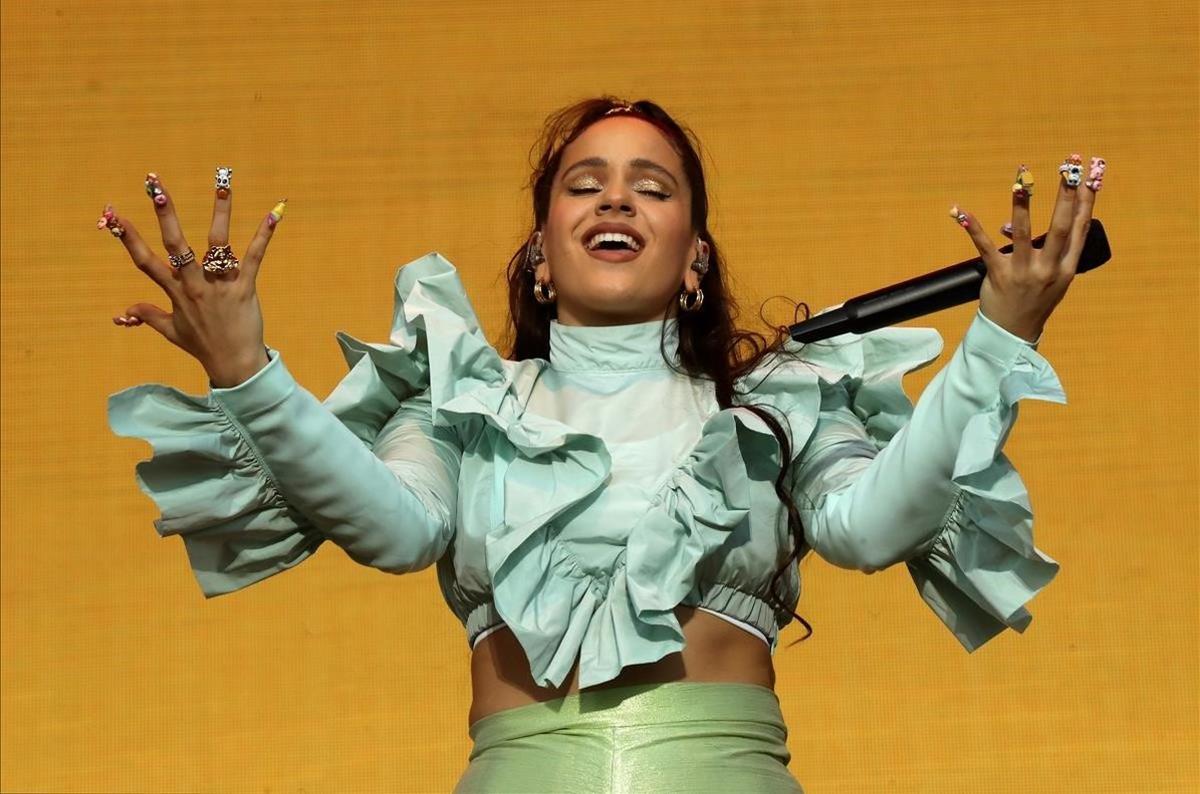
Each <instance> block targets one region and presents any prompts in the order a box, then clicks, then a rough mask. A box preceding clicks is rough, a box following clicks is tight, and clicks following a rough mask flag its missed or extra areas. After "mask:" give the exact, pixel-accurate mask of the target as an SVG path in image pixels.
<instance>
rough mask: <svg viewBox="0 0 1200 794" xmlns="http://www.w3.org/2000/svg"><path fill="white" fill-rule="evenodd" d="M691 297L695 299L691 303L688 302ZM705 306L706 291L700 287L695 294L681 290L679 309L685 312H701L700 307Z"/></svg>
mask: <svg viewBox="0 0 1200 794" xmlns="http://www.w3.org/2000/svg"><path fill="white" fill-rule="evenodd" d="M689 296H690V297H692V298H693V300H692V301H691V302H690V303H689V302H688V297H689ZM703 305H704V290H702V289H700V288H698V287H697V289H696V291H695V292H688V291H687V290H680V292H679V308H681V309H683V310H684V311H685V312H698V311H700V307H701V306H703Z"/></svg>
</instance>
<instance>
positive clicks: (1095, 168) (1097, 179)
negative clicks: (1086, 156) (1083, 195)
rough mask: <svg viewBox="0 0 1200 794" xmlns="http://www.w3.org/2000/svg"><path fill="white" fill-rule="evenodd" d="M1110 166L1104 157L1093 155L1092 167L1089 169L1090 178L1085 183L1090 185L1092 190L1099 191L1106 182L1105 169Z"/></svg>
mask: <svg viewBox="0 0 1200 794" xmlns="http://www.w3.org/2000/svg"><path fill="white" fill-rule="evenodd" d="M1107 168H1108V163H1107V162H1105V160H1104V158H1103V157H1093V158H1092V167H1091V170H1089V171H1088V180H1087V181H1086V182H1084V183H1083V184H1085V185H1087V186H1088V187H1090V188H1091V189H1092V190H1095V191H1099V190H1100V188H1101V187H1103V184H1104V171H1105V169H1107Z"/></svg>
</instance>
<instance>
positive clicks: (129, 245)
mask: <svg viewBox="0 0 1200 794" xmlns="http://www.w3.org/2000/svg"><path fill="white" fill-rule="evenodd" d="M96 228H98V229H108V231H109V232H110V233H111V234H112V235H113V237H116V238H118V239H119V240H120V241H121V242H122V243H124V245H125V250H127V251H128V252H129V256H130V258H131V259H133V263H134V264H135V265H137V268H138V270H140V271H142V272H143V273H145V274H146V275H147V276H149V277H150V278H151V279H152V280H153V281H154V283H156V284H158V286H160V287H162V288H163V292H166V293H167V295H168V296H170V297H171V298H172V299H174V296H175V279H174V278H173V277H172V275H171V267H170V265H168V264H167V263H166V262H164V261H162V259H160V258H159V257H158V255H157V254H155V253H154V251H152V250H151V249H150V246H148V245H146V241H145V240H143V239H142V236H141V235H140V234H138V230H137V228H136V227H135V226H134V225H133V224H132V223H130V222H129V221H128V220H126V219H125V218H122V217H120V216H118V215H117V211H116V210H115V209H113V206H112V205H111V204H108V205H106V206H105V207H104V214H103V215H101V216H100V220H98V221H96Z"/></svg>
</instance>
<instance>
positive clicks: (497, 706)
mask: <svg viewBox="0 0 1200 794" xmlns="http://www.w3.org/2000/svg"><path fill="white" fill-rule="evenodd" d="M675 615H676V617H677V618H678V619H679V624H680V626H681V627H682V628H683V636H684V639H685V647H684V649H683V651H681V652H679V653H672V654H668V655H667V656H664V657H663V658H662V659H659V660H658V661H657V662H650V663H648V664H638V665H632V666H630V667H626V668H625V669H624V670H622V671H621V674H620V675H618V676H617V677H616V678H614V679H612V680H611V681H606V682H604V683H603V684H599V685H597V686H594V687H591V688H590V689H589V690H588V691H595V690H601V689H611V688H614V687H622V686H633V685H636V684H659V683H667V682H669V681H696V682H701V681H703V682H728V683H741V684H757V685H759V686H763V687H766V688H767V689H771V690H774V689H775V668H774V666H773V665H772V664H771V651H770V649H769V648H767V645H766V643H764V642H763V641H762V640H761V639H759V638H757V637H755V636H753V635H751V634H749V633H747V632H745V631H743V630H741V629H739V628H737V627H736V626H734V625H732V624H731V623H729V622H728V621H725V620H722V619H721V618H719V617H717V616H716V615H712V614H709V613H707V612H703V611H700V610H696V609H693V608H692V607H685V606H679V607H676V608H675ZM578 691H579V664H578V662H576V664H575V666H574V667H572V668H571V672H570V674H569V675H568V676H567V678H566V680H564V681H563V683H562V686H560V687H558V688H557V689H547V688H544V687H540V686H538V685H537V684H536V683H535V682H534V680H533V675H532V673H531V672H530V670H529V660H528V659H527V658H526V656H525V651H524V649H522V647H521V644H520V643H519V642H518V641H517V638H516V636H515V635H514V634H513V633H512V630H511V629H509V628H507V627H505V628H501V629H498V630H496V631H494V632H492V633H491V634H489V635H487V636H486V637H484V638H483V639H482V640H481V641H480V642H479V645H477V646H476V647H475V650H474V651H473V652H472V654H471V692H472V700H471V711H470V713H469V714H468V716H467V722H468V724H472V723H474V722H475V721H476V720H479V719H482V718H483V717H486V716H488V715H489V714H494V713H496V712H497V711H503V710H504V709H510V708H516V707H517V706H526V705H529V704H530V703H537V702H540V701H544V700H554V699H556V698H561V697H563V696H565V695H570V694H574V693H576V692H578Z"/></svg>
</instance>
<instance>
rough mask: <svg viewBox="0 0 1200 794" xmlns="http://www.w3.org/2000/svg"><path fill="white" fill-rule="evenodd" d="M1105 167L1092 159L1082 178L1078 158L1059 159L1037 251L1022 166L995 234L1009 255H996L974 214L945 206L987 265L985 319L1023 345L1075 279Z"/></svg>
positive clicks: (982, 297) (1028, 182) (1029, 186)
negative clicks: (1007, 218) (1008, 245)
mask: <svg viewBox="0 0 1200 794" xmlns="http://www.w3.org/2000/svg"><path fill="white" fill-rule="evenodd" d="M1106 167H1107V163H1105V161H1104V160H1103V159H1102V158H1100V157H1093V158H1092V162H1091V168H1090V169H1089V171H1088V173H1087V175H1086V178H1085V176H1084V173H1083V165H1082V159H1081V158H1080V156H1079V155H1077V154H1072V155H1070V156H1069V157H1067V158H1066V159H1065V160H1064V161H1063V164H1062V165H1061V166H1059V169H1058V170H1059V175H1060V178H1059V180H1058V194H1057V196H1056V197H1055V200H1054V212H1053V214H1052V215H1051V218H1050V230H1049V231H1048V232H1047V234H1046V241H1045V243H1044V244H1043V245H1042V247H1041V248H1036V249H1035V248H1034V247H1033V243H1032V239H1033V237H1032V232H1031V230H1030V221H1029V199H1030V197H1031V196H1032V195H1033V176H1032V175H1031V174H1030V173H1029V171H1028V170H1026V168H1025V166H1024V165H1022V166H1020V168H1018V170H1017V178H1016V180H1015V182H1014V184H1013V186H1012V221H1011V222H1010V223H1008V224H1005V225H1004V227H1003V228H1001V230H1000V233H1001V234H1003V235H1005V236H1006V237H1011V238H1012V241H1013V250H1012V253H1009V254H1002V253H1000V251H999V250H997V249H996V246H995V245H994V244H993V243H992V241H991V239H990V238H989V237H988V235H987V233H986V232H985V231H984V230H983V226H982V225H981V224H980V223H979V221H978V220H977V219H976V218H975V216H974V215H972V214H971V213H969V212H966V211H964V210H961V209H960V208H959V207H957V206H955V207H951V208H950V215H951V217H953V218H954V219H955V220H956V221H957V222H958V224H959V225H960V226H962V227H963V228H965V229H966V230H967V233H968V234H970V235H971V241H972V242H974V243H975V247H976V248H977V249H979V253H980V255H981V256H982V257H983V262H984V264H985V265H986V266H987V277H986V278H985V279H984V282H983V284H982V286H981V287H980V290H979V309H980V311H981V312H983V314H984V315H985V316H986V317H987V318H988V319H989V320H991V321H993V322H995V323H996V324H997V325H999V326H1000V327H1002V328H1004V329H1005V330H1006V331H1008V332H1010V333H1012V334H1015V335H1017V336H1019V337H1021V338H1023V339H1025V340H1026V341H1029V342H1033V341H1036V340H1037V338H1038V337H1039V336H1040V335H1041V333H1042V328H1043V326H1045V324H1046V320H1047V319H1048V318H1049V317H1050V314H1051V313H1052V312H1053V311H1054V308H1055V307H1056V306H1057V305H1058V303H1059V301H1061V300H1062V299H1063V296H1064V295H1065V294H1066V292H1067V287H1069V286H1070V285H1071V281H1072V279H1074V278H1075V268H1076V266H1077V265H1078V264H1079V255H1080V253H1081V252H1082V251H1083V243H1084V240H1086V239H1087V233H1088V227H1089V226H1090V225H1091V222H1092V208H1093V207H1094V206H1095V203H1096V193H1097V192H1098V191H1099V190H1100V187H1101V184H1102V182H1103V179H1104V170H1105V168H1106ZM1081 183H1082V186H1081Z"/></svg>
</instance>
